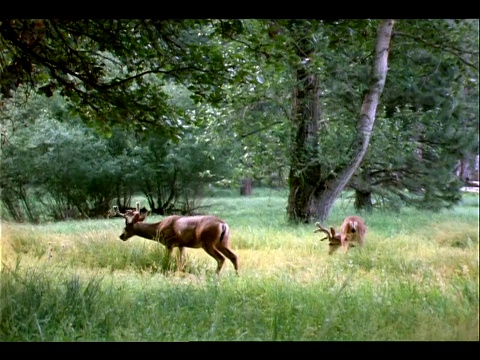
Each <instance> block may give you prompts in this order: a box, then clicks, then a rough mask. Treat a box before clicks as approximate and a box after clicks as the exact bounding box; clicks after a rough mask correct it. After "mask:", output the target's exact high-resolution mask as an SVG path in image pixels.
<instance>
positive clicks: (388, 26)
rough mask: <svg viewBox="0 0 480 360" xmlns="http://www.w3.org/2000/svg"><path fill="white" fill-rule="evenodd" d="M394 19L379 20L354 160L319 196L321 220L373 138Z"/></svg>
mask: <svg viewBox="0 0 480 360" xmlns="http://www.w3.org/2000/svg"><path fill="white" fill-rule="evenodd" d="M393 24H394V21H393V20H391V19H387V20H384V21H382V22H381V23H380V25H379V27H378V32H377V40H376V43H375V58H374V63H373V69H372V74H371V78H370V85H369V89H368V93H367V94H366V96H365V98H364V100H363V103H362V109H361V113H360V118H359V121H358V125H357V136H356V141H355V144H354V149H353V153H352V161H351V163H350V164H349V165H347V166H346V167H345V168H344V169H343V170H342V171H341V172H340V173H339V175H338V176H337V178H335V179H334V180H333V181H332V182H331V183H330V186H329V187H327V188H325V191H323V192H322V194H321V196H320V201H319V204H320V207H319V209H318V221H320V222H324V221H325V220H326V219H327V217H328V215H329V214H330V210H331V208H332V205H333V203H334V202H335V200H336V198H337V197H338V196H339V195H340V193H341V192H342V191H343V189H344V188H345V186H346V185H347V183H348V182H349V181H350V178H351V177H352V175H353V174H354V173H355V171H356V170H357V169H358V167H359V165H360V163H361V162H362V159H363V157H364V155H365V153H366V152H367V148H368V144H369V143H370V137H371V136H372V130H373V125H374V123H375V116H376V113H377V106H378V103H379V100H380V96H381V95H382V92H383V87H384V85H385V80H386V78H387V71H388V51H389V47H390V39H391V36H392V29H393Z"/></svg>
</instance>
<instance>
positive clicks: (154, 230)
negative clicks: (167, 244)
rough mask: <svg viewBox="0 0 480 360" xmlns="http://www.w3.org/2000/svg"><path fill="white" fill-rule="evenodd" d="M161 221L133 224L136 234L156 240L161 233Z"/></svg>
mask: <svg viewBox="0 0 480 360" xmlns="http://www.w3.org/2000/svg"><path fill="white" fill-rule="evenodd" d="M158 224H159V223H153V224H146V223H143V222H140V223H136V224H133V229H134V231H135V235H137V236H140V237H142V238H144V239H148V240H156V239H158V237H159V235H160V230H159V228H158Z"/></svg>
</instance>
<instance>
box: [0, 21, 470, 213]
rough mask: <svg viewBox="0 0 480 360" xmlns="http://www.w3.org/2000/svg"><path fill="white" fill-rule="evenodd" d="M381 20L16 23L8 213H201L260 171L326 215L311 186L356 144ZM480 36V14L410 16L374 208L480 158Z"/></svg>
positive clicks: (393, 50) (373, 169)
mask: <svg viewBox="0 0 480 360" xmlns="http://www.w3.org/2000/svg"><path fill="white" fill-rule="evenodd" d="M379 23H380V21H379V20H369V19H359V20H328V21H327V20H315V21H313V20H293V19H291V20H288V19H285V20H276V19H270V20H255V19H249V20H220V19H212V20H208V19H197V20H195V19H190V20H147V19H125V20H120V19H106V20H101V19H96V20H92V19H90V20H77V21H67V20H28V19H14V20H12V19H10V20H8V19H7V20H5V19H4V20H0V65H1V68H0V88H1V98H0V125H1V145H2V147H1V150H2V153H1V157H2V158H1V159H2V163H1V170H2V172H1V174H0V184H1V186H2V195H1V196H2V204H3V206H2V208H3V209H4V210H5V211H4V212H3V215H2V216H9V217H10V218H13V219H16V220H28V221H39V220H40V219H43V218H54V219H63V218H69V217H79V216H82V217H86V216H89V217H91V216H98V215H100V214H104V213H105V211H106V210H107V209H108V208H109V207H110V206H111V205H112V204H113V203H115V204H117V205H119V206H120V205H123V206H128V205H131V204H129V202H130V200H131V199H132V196H134V195H135V194H143V195H145V196H146V198H147V199H148V202H149V204H148V205H149V206H150V207H151V209H152V210H153V211H154V212H157V213H160V214H162V213H168V212H172V211H178V212H182V211H183V212H189V211H194V210H195V209H196V208H197V207H198V206H200V202H199V201H198V200H199V199H201V196H202V195H203V194H205V191H207V189H208V186H210V185H212V184H222V185H223V186H237V187H238V186H240V184H242V183H249V182H248V181H250V183H251V181H252V180H253V181H254V184H256V185H258V184H265V185H269V186H273V187H277V188H278V187H285V186H287V187H289V189H290V191H291V194H292V195H295V196H296V195H298V196H299V198H302V199H305V204H306V205H307V206H306V207H305V212H304V213H303V212H302V211H299V209H296V208H294V209H292V211H293V212H294V213H299V214H301V216H300V218H301V219H303V220H305V221H310V220H311V219H310V217H311V215H312V214H316V213H318V207H320V206H325V204H319V203H316V202H315V201H312V198H311V196H312V194H310V193H309V192H308V191H307V189H320V190H322V189H328V186H329V185H331V184H332V183H333V182H334V181H335V180H337V179H338V176H339V174H340V172H341V170H342V169H344V168H345V167H347V166H349V164H350V163H351V160H352V157H353V156H354V155H355V154H354V153H352V149H354V145H355V139H356V136H357V135H358V119H359V117H360V113H361V107H362V101H363V100H364V97H365V94H366V91H367V90H368V87H369V85H370V83H371V81H372V77H371V66H372V61H373V50H374V44H375V37H376V34H377V26H378V24H379ZM478 47H479V44H478V20H475V19H465V20H444V19H434V20H421V19H420V20H396V22H395V26H394V30H393V34H392V41H391V45H390V49H389V71H388V75H387V81H386V84H385V89H384V93H383V95H382V97H381V102H380V106H379V109H378V112H377V116H376V117H377V119H376V122H375V127H374V129H373V134H372V138H371V142H370V145H369V147H368V151H367V152H366V154H365V157H364V159H363V161H362V163H361V164H360V166H359V167H358V169H357V170H356V171H355V174H354V175H353V177H352V178H351V180H350V181H349V183H348V186H347V187H349V188H351V189H354V190H355V203H356V206H357V210H360V209H372V208H374V207H377V206H380V207H384V206H389V207H395V208H399V207H401V206H403V205H414V206H419V207H421V208H424V209H434V210H438V209H441V208H443V207H446V206H451V205H452V204H455V203H456V202H457V201H458V200H459V188H460V186H461V185H462V184H461V181H460V180H462V179H459V178H458V177H457V176H456V174H455V169H456V168H457V167H458V164H459V162H460V161H464V160H465V159H468V161H470V160H471V159H472V157H473V156H475V155H476V154H478V96H479V92H478V89H479V85H478ZM309 79H314V80H315V84H316V85H315V86H313V87H310V88H308V89H307V90H305V89H306V88H304V87H305V86H307V87H308V86H310V85H309V84H312V82H311V81H310V80H309ZM304 90H305V91H304ZM35 93H36V94H37V95H33V94H35ZM299 94H304V95H305V96H304V97H303V98H300V97H299ZM302 99H303V100H302ZM299 100H302V101H303V103H299ZM314 102H315V104H314ZM312 104H313V105H312ZM310 106H313V107H311V108H309V107H310ZM305 108H309V109H317V110H318V111H317V110H316V111H313V112H312V115H309V111H310V110H308V111H303V110H302V109H305ZM299 109H300V112H299ZM302 111H303V112H302ZM299 114H302V116H303V118H302V119H301V120H302V121H299V119H300V118H299ZM300 124H302V125H300ZM86 125H87V126H88V127H87V126H86ZM304 131H306V132H307V133H308V136H304V134H303V132H304ZM302 139H303V140H302ZM472 167H473V166H472ZM477 172H478V170H477ZM474 175H475V174H474ZM476 176H478V174H477V175H476ZM474 177H475V176H474ZM243 181H245V182H243ZM295 181H296V182H304V185H305V186H304V187H301V188H294V187H293V184H294V182H295ZM314 192H315V191H314ZM294 205H295V203H294Z"/></svg>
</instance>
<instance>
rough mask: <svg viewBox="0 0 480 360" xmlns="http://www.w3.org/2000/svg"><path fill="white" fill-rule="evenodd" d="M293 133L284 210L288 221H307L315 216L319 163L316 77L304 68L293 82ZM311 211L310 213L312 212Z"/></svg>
mask: <svg viewBox="0 0 480 360" xmlns="http://www.w3.org/2000/svg"><path fill="white" fill-rule="evenodd" d="M292 114H293V122H294V126H295V134H294V139H293V151H292V158H291V164H290V173H289V186H290V189H289V190H290V192H289V197H288V207H287V214H288V219H289V221H292V222H295V223H298V222H308V221H309V220H310V219H311V218H312V217H315V211H316V208H315V207H312V202H313V201H314V200H313V198H314V197H315V195H316V194H317V193H318V191H317V187H318V184H317V182H318V179H319V178H320V166H319V164H318V161H315V159H318V141H319V135H318V128H319V121H320V107H319V94H318V78H317V76H316V75H315V74H312V73H309V71H308V70H307V68H299V69H298V70H297V86H296V88H295V90H294V94H293V112H292ZM312 211H313V213H312Z"/></svg>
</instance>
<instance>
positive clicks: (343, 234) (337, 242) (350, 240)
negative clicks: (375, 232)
mask: <svg viewBox="0 0 480 360" xmlns="http://www.w3.org/2000/svg"><path fill="white" fill-rule="evenodd" d="M315 225H317V228H318V229H316V230H315V231H314V232H324V233H325V234H327V237H325V238H323V239H321V240H322V241H323V240H326V239H328V245H329V250H328V254H329V255H331V254H332V253H333V252H335V251H336V250H337V249H338V248H339V247H340V246H341V247H343V250H344V253H346V252H347V251H348V248H349V247H350V246H351V247H355V245H359V246H363V244H364V243H365V234H366V232H367V226H366V225H365V222H364V221H363V219H362V218H361V217H359V216H348V217H347V218H346V219H345V220H344V221H343V223H342V227H341V228H340V233H337V232H336V231H335V229H334V228H333V227H330V229H327V228H324V227H323V226H322V225H320V223H315Z"/></svg>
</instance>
